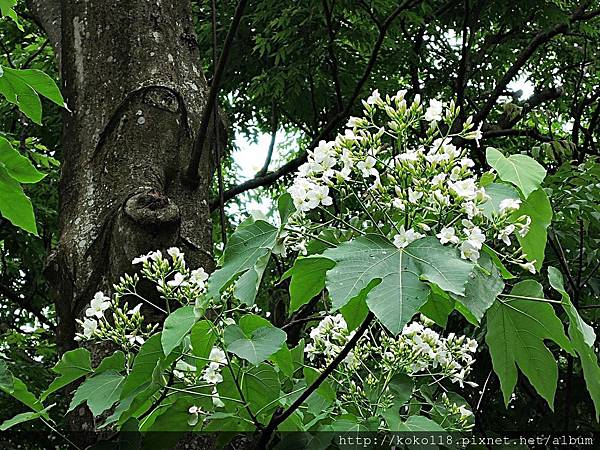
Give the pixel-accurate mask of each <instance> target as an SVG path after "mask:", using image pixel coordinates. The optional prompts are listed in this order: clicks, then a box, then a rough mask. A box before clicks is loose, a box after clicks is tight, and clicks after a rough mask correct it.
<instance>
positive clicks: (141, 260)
mask: <svg viewBox="0 0 600 450" xmlns="http://www.w3.org/2000/svg"><path fill="white" fill-rule="evenodd" d="M151 255H152V252H150V253H147V254H145V255H141V256H138V257H137V258H133V260H132V261H131V264H140V263H145V262H147V261H148V260H149V259H150V256H151Z"/></svg>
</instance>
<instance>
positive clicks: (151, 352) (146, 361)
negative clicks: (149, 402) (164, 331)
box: [121, 333, 164, 399]
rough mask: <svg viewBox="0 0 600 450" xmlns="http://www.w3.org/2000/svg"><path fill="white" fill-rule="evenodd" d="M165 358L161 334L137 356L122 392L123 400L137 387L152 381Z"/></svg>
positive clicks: (152, 338)
mask: <svg viewBox="0 0 600 450" xmlns="http://www.w3.org/2000/svg"><path fill="white" fill-rule="evenodd" d="M163 356H164V355H163V349H162V346H161V334H160V333H158V334H155V335H153V336H151V337H150V338H149V339H148V340H147V341H146V342H144V344H143V345H142V346H141V347H140V350H139V352H138V354H137V355H136V356H135V359H134V360H133V367H132V368H131V372H130V373H129V375H128V376H127V379H126V380H125V383H124V385H123V391H122V392H121V398H122V399H123V398H125V397H127V396H128V395H129V394H130V393H131V392H133V391H134V390H135V389H136V388H137V387H139V386H142V385H143V384H144V383H147V382H148V381H150V380H151V379H152V372H153V371H154V368H155V367H156V365H157V363H158V362H159V361H160V360H161V358H162V357H163Z"/></svg>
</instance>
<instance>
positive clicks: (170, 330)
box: [161, 305, 197, 356]
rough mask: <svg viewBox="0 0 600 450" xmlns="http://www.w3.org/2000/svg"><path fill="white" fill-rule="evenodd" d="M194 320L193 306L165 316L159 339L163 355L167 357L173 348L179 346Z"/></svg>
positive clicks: (195, 318)
mask: <svg viewBox="0 0 600 450" xmlns="http://www.w3.org/2000/svg"><path fill="white" fill-rule="evenodd" d="M196 320H197V317H196V313H195V312H194V306H193V305H188V306H184V307H182V308H179V309H176V310H175V311H173V312H172V313H171V314H169V315H168V316H167V318H166V319H165V323H164V325H163V331H162V337H161V343H162V347H163V350H164V352H165V355H167V356H168V355H169V354H170V353H171V352H172V351H173V349H174V348H175V347H177V346H178V345H179V344H181V341H183V338H184V337H185V336H186V335H187V334H188V333H189V332H190V330H191V329H192V327H193V326H194V324H195V323H196Z"/></svg>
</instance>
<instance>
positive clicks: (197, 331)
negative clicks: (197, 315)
mask: <svg viewBox="0 0 600 450" xmlns="http://www.w3.org/2000/svg"><path fill="white" fill-rule="evenodd" d="M216 341H217V335H216V333H215V331H214V330H213V324H212V323H210V322H209V321H208V320H201V321H200V322H197V323H196V324H195V325H194V326H193V327H192V333H191V334H190V342H191V344H192V354H193V355H194V356H197V357H198V358H199V359H196V360H195V361H196V369H197V370H198V371H200V370H202V369H203V368H204V366H206V365H207V364H208V359H202V358H208V357H209V355H210V351H211V350H212V348H213V346H214V345H215V342H216Z"/></svg>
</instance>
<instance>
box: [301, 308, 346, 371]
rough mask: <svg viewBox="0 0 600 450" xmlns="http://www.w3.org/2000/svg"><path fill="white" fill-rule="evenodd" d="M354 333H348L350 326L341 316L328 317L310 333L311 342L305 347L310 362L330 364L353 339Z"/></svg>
mask: <svg viewBox="0 0 600 450" xmlns="http://www.w3.org/2000/svg"><path fill="white" fill-rule="evenodd" d="M352 336H354V331H352V332H349V331H348V325H346V321H345V320H344V318H343V317H342V315H341V314H337V315H335V316H326V317H325V318H324V319H323V320H321V322H319V324H318V325H317V326H316V327H314V328H313V329H312V330H311V331H310V339H311V342H310V343H309V344H307V345H306V347H304V352H305V353H306V356H307V357H308V359H309V361H311V362H317V363H319V364H328V363H330V362H331V360H332V359H333V358H335V357H336V355H337V354H338V353H339V352H340V351H341V350H342V348H343V347H344V345H346V343H347V342H348V341H349V340H350V339H352Z"/></svg>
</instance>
